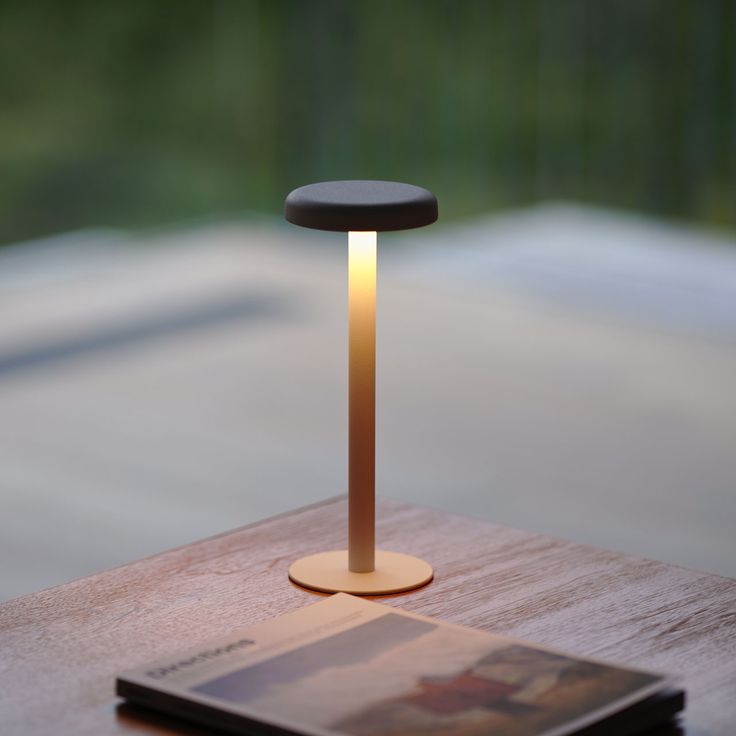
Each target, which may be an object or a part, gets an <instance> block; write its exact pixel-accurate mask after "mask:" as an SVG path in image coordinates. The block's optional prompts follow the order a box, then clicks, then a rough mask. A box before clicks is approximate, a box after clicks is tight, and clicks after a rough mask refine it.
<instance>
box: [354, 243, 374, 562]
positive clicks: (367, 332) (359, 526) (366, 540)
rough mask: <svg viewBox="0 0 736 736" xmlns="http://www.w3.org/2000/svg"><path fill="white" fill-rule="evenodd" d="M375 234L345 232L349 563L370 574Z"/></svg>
mask: <svg viewBox="0 0 736 736" xmlns="http://www.w3.org/2000/svg"><path fill="white" fill-rule="evenodd" d="M376 239H377V237H376V233H375V232H352V231H351V232H349V233H348V333H349V334H348V445H349V448H348V567H349V568H350V571H351V572H373V570H374V569H375V535H376V508H375V507H376V488H375V483H376Z"/></svg>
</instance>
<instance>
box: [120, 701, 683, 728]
mask: <svg viewBox="0 0 736 736" xmlns="http://www.w3.org/2000/svg"><path fill="white" fill-rule="evenodd" d="M115 710H116V713H115V714H116V717H117V719H118V722H120V723H122V724H123V725H125V726H129V727H131V728H135V729H136V730H141V731H144V732H148V733H166V732H170V733H174V734H182V736H207V734H213V733H216V734H220V733H231V732H229V731H227V732H226V731H221V730H220V729H215V728H209V727H205V726H196V725H194V724H192V723H190V722H189V721H185V720H182V719H180V718H174V717H173V716H167V715H163V714H162V713H159V712H157V711H153V710H149V709H148V708H143V707H141V706H138V705H130V704H129V703H120V704H119V705H118V706H117V707H116V709H115ZM243 733H244V734H245V733H247V731H245V730H244V731H243ZM686 733H687V732H686V731H685V729H684V727H683V726H682V724H680V723H679V722H678V721H674V722H672V723H667V724H665V725H663V726H658V727H657V728H654V729H649V730H648V731H642V732H640V733H639V734H637V736H686Z"/></svg>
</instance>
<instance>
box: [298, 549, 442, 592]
mask: <svg viewBox="0 0 736 736" xmlns="http://www.w3.org/2000/svg"><path fill="white" fill-rule="evenodd" d="M433 575H434V572H433V571H432V566H431V565H429V564H427V563H426V562H425V561H424V560H420V559H419V558H418V557H412V556H411V555H404V554H401V553H399V552H384V551H383V550H376V569H375V570H374V571H373V572H351V571H350V570H349V569H348V552H347V550H340V551H338V552H320V553H319V554H316V555H310V556H309V557H302V558H301V559H300V560H297V561H296V562H295V563H293V564H292V566H291V567H290V568H289V578H290V579H291V580H292V582H294V583H296V584H297V585H301V586H302V587H304V588H311V589H312V590H318V591H319V592H320V593H353V594H354V595H387V594H389V593H403V592H405V591H407V590H413V589H414V588H420V587H421V586H422V585H426V584H427V583H428V582H429V581H430V580H432V576H433Z"/></svg>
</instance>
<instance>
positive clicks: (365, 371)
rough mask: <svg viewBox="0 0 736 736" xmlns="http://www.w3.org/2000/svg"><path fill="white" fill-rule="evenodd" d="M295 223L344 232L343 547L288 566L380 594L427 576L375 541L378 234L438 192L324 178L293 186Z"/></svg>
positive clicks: (432, 207)
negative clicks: (345, 467) (345, 472)
mask: <svg viewBox="0 0 736 736" xmlns="http://www.w3.org/2000/svg"><path fill="white" fill-rule="evenodd" d="M284 216H285V217H286V219H287V220H288V221H289V222H291V223H294V224H295V225H301V226H302V227H309V228H314V229H316V230H332V231H339V232H347V233H348V332H349V338H348V342H349V347H348V356H349V357H348V435H349V441H348V455H349V457H348V549H347V550H339V551H330V552H320V553H318V554H314V555H310V556H309V557H303V558H302V559H300V560H297V561H296V562H294V563H293V564H292V565H291V567H290V568H289V577H290V578H291V580H292V581H293V582H295V583H297V584H298V585H301V586H303V587H305V588H310V589H312V590H317V591H320V592H323V593H336V592H344V593H353V594H356V595H385V594H388V593H401V592H404V591H407V590H412V589H413V588H418V587H420V586H422V585H425V584H426V583H428V582H429V581H430V580H431V579H432V576H433V572H432V567H431V566H430V565H429V564H428V563H426V562H425V561H424V560H420V559H419V558H417V557H412V556H411V555H405V554H400V553H398V552H386V551H384V550H376V548H375V527H376V520H375V495H376V494H375V477H376V451H375V450H376V411H375V406H376V240H377V233H378V231H383V230H408V229H410V228H415V227H422V226H423V225H429V224H431V223H433V222H434V221H435V220H436V219H437V199H436V198H435V196H434V195H433V194H432V193H431V192H429V191H427V190H426V189H422V188H421V187H416V186H412V185H411V184H400V183H398V182H393V181H365V180H358V181H327V182H320V183H318V184H309V185H307V186H304V187H299V188H298V189H295V190H294V191H293V192H291V193H290V194H289V195H288V197H287V198H286V201H285V203H284Z"/></svg>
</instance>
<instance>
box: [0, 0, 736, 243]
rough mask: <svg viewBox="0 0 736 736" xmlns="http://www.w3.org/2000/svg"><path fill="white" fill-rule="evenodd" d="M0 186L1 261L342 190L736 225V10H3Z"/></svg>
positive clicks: (639, 0)
mask: <svg viewBox="0 0 736 736" xmlns="http://www.w3.org/2000/svg"><path fill="white" fill-rule="evenodd" d="M0 171H1V172H2V175H1V176H0V242H4V243H7V242H12V241H17V240H22V239H27V238H32V237H36V236H40V235H44V234H47V233H53V232H58V231H63V230H69V229H74V228H79V227H84V226H98V225H107V226H121V227H148V226H153V225H158V224H166V223H169V222H173V221H181V220H183V219H188V218H195V219H197V218H203V217H220V216H230V215H233V214H236V213H237V214H242V213H244V212H263V213H273V214H277V213H278V212H279V211H280V208H281V203H282V200H283V196H284V195H285V193H286V192H288V191H289V190H290V189H291V188H292V187H295V186H298V185H300V184H304V183H308V182H311V181H318V180H323V179H332V178H386V179H399V180H405V181H410V182H414V183H417V184H421V185H424V186H426V187H428V188H430V189H432V190H434V191H435V192H436V193H437V195H438V197H439V200H440V202H441V204H442V216H443V219H452V218H461V217H465V216H468V215H472V214H476V213H481V212H486V211H490V210H496V209H499V208H505V207H510V206H518V205H523V204H527V203H531V202H534V201H538V200H548V199H568V200H570V199H572V200H577V201H583V202H590V203H596V204H604V205H611V206H615V207H622V208H628V209H636V210H640V211H646V212H651V213H656V214H660V215H665V216H669V217H676V218H681V219H687V220H691V221H696V222H700V223H704V224H708V225H714V226H725V227H736V2H734V1H733V0H658V1H657V0H623V1H619V2H613V1H612V0H494V1H491V0H364V1H360V0H355V1H352V2H351V1H348V0H344V1H339V0H260V1H256V0H220V1H219V2H214V1H209V2H208V1H206V0H195V1H186V0H178V1H176V2H174V1H170V0H126V1H123V0H119V1H117V2H112V1H108V2H105V1H100V0H93V1H89V0H86V1H80V0H66V1H65V2H58V0H48V1H45V2H41V1H39V0H4V1H3V3H2V4H0Z"/></svg>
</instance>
